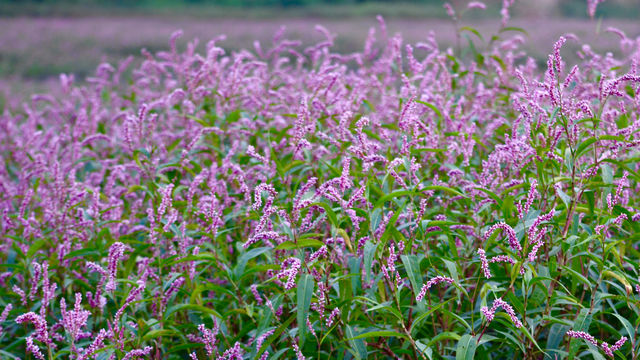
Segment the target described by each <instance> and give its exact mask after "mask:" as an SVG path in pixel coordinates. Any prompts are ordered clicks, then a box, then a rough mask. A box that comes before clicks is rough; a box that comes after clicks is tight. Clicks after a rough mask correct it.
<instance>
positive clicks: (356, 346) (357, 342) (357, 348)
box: [345, 325, 367, 360]
mask: <svg viewBox="0 0 640 360" xmlns="http://www.w3.org/2000/svg"><path fill="white" fill-rule="evenodd" d="M345 333H346V335H347V339H348V340H347V341H349V345H350V346H351V348H352V349H353V350H354V353H353V355H354V356H355V358H356V359H357V360H360V359H366V358H367V346H366V345H365V342H364V340H362V339H356V338H355V337H356V336H357V335H356V334H355V333H354V330H353V328H352V327H351V326H350V325H347V327H346V329H345Z"/></svg>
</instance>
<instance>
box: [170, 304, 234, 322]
mask: <svg viewBox="0 0 640 360" xmlns="http://www.w3.org/2000/svg"><path fill="white" fill-rule="evenodd" d="M181 310H193V311H197V312H202V313H206V314H211V315H213V316H215V317H217V318H218V319H220V320H224V319H225V318H224V317H223V316H222V315H220V313H219V312H217V311H216V310H214V309H211V308H208V307H205V306H202V305H197V304H178V305H174V306H172V307H170V308H168V309H167V312H165V313H164V318H165V320H166V319H168V318H169V316H171V314H173V313H174V312H177V311H181Z"/></svg>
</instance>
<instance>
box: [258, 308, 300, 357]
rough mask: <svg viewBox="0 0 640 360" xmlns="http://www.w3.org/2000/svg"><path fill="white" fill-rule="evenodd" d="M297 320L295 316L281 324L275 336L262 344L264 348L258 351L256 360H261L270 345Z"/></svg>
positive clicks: (274, 333)
mask: <svg viewBox="0 0 640 360" xmlns="http://www.w3.org/2000/svg"><path fill="white" fill-rule="evenodd" d="M295 318H296V315H295V314H294V315H291V316H290V317H289V319H287V321H285V322H283V323H282V324H280V326H278V328H277V329H276V331H274V332H273V335H271V336H269V337H268V338H267V340H265V342H263V343H262V346H261V347H260V349H258V353H256V356H255V357H254V360H258V359H260V356H262V354H264V352H265V351H266V350H267V348H268V347H269V345H271V343H272V342H274V341H275V340H276V339H277V338H278V337H280V335H281V334H282V333H283V332H284V331H285V330H286V329H287V328H288V327H289V325H291V323H292V322H293V320H294V319H295Z"/></svg>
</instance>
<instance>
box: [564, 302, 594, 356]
mask: <svg viewBox="0 0 640 360" xmlns="http://www.w3.org/2000/svg"><path fill="white" fill-rule="evenodd" d="M589 311H590V310H589V309H581V310H580V313H579V314H578V317H577V318H576V320H575V321H574V322H573V328H572V330H574V331H584V332H589V325H591V319H592V318H593V315H592V314H591V313H590V312H589ZM569 341H570V344H571V345H570V346H569V359H570V360H572V359H573V358H574V357H575V356H576V353H577V352H578V349H579V348H580V345H582V344H583V343H584V341H583V340H580V339H569Z"/></svg>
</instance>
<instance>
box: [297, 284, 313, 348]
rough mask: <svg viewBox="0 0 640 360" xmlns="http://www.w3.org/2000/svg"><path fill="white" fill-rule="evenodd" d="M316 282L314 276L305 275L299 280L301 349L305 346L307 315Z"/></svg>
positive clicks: (298, 298)
mask: <svg viewBox="0 0 640 360" xmlns="http://www.w3.org/2000/svg"><path fill="white" fill-rule="evenodd" d="M313 287H314V281H313V276H311V275H309V274H303V275H302V276H300V279H299V280H298V293H297V299H296V301H297V309H296V314H297V321H298V333H299V335H300V347H302V346H303V345H304V340H305V335H306V332H307V314H309V306H310V305H311V296H312V295H313Z"/></svg>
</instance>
